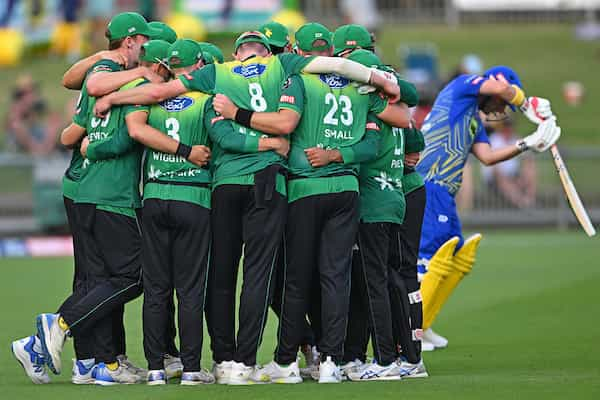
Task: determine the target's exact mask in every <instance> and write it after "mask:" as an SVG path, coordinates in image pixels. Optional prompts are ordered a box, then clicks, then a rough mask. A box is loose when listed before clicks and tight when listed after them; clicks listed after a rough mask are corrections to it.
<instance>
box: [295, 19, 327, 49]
mask: <svg viewBox="0 0 600 400" xmlns="http://www.w3.org/2000/svg"><path fill="white" fill-rule="evenodd" d="M316 40H324V41H325V42H326V44H324V45H321V46H313V43H314V42H315V41H316ZM296 45H297V46H298V48H299V49H300V50H303V51H323V50H327V49H329V48H330V47H331V46H332V37H331V32H330V31H329V29H327V28H326V27H325V26H323V25H321V24H319V23H317V22H309V23H308V24H304V25H302V26H301V27H300V29H298V31H296Z"/></svg>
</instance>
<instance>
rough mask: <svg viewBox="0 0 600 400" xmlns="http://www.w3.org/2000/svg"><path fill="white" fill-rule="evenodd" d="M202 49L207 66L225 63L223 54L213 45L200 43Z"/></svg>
mask: <svg viewBox="0 0 600 400" xmlns="http://www.w3.org/2000/svg"><path fill="white" fill-rule="evenodd" d="M199 44H200V48H201V49H202V56H203V60H204V63H205V64H222V63H223V61H224V58H223V52H222V51H221V49H220V48H218V47H217V46H215V45H214V44H212V43H208V42H199Z"/></svg>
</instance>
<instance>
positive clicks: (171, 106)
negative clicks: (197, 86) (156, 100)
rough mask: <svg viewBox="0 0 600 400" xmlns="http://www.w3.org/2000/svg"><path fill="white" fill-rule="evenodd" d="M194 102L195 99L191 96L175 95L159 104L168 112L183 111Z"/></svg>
mask: <svg viewBox="0 0 600 400" xmlns="http://www.w3.org/2000/svg"><path fill="white" fill-rule="evenodd" d="M192 104H194V99H192V98H189V97H175V98H173V99H168V100H165V101H163V102H162V103H160V104H159V105H160V106H161V107H162V108H163V109H164V110H165V111H167V112H179V111H183V110H185V109H186V108H188V107H191V105H192Z"/></svg>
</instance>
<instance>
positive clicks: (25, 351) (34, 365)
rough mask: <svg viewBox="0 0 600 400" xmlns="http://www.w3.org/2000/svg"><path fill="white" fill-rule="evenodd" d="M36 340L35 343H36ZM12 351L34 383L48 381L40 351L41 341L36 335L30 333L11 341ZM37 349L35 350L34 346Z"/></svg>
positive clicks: (44, 362) (39, 383)
mask: <svg viewBox="0 0 600 400" xmlns="http://www.w3.org/2000/svg"><path fill="white" fill-rule="evenodd" d="M36 341H37V343H36ZM11 347H12V352H13V355H14V356H15V358H16V359H17V361H18V362H19V364H21V366H22V367H23V369H24V370H25V373H26V374H27V376H28V377H29V379H31V382H33V383H35V384H36V385H41V384H44V383H50V377H49V376H48V371H46V359H45V358H44V355H43V354H42V352H41V347H42V346H41V343H39V339H38V338H37V336H35V335H32V336H28V337H26V338H23V339H19V340H15V341H14V342H12V346H11ZM36 347H37V350H38V351H36V349H35V348H36Z"/></svg>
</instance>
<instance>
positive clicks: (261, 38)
mask: <svg viewBox="0 0 600 400" xmlns="http://www.w3.org/2000/svg"><path fill="white" fill-rule="evenodd" d="M244 43H260V44H262V45H263V46H265V47H266V48H267V49H268V50H269V51H271V46H270V45H269V39H267V37H266V36H265V35H263V34H262V33H261V32H258V31H248V32H244V33H242V34H241V35H240V37H238V38H237V40H236V41H235V51H237V49H238V48H239V47H240V46H241V45H243V44H244Z"/></svg>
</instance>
